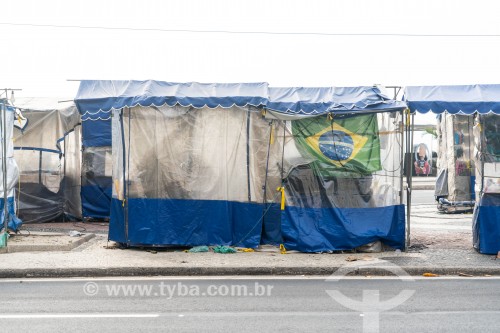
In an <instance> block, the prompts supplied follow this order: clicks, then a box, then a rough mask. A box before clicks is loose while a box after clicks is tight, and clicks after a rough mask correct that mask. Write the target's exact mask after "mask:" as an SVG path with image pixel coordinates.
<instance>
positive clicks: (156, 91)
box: [75, 80, 268, 121]
mask: <svg viewBox="0 0 500 333" xmlns="http://www.w3.org/2000/svg"><path fill="white" fill-rule="evenodd" d="M267 90H268V84H267V83H265V82H258V83H197V82H187V83H173V82H162V81H153V80H147V81H111V80H86V81H81V82H80V88H79V89H78V93H77V95H76V98H75V102H76V104H77V106H78V109H79V111H80V113H81V114H82V120H83V121H85V120H86V119H87V117H90V116H91V117H92V118H95V117H96V115H97V114H98V113H101V112H102V111H104V112H108V111H110V110H111V109H121V108H124V107H133V106H137V105H141V106H151V105H154V106H162V105H165V104H167V105H169V106H174V105H181V106H192V107H195V108H203V107H209V108H216V107H223V108H229V107H232V106H247V105H252V106H256V107H258V106H261V105H265V104H266V103H267V94H268V91H267ZM107 114H108V115H109V113H107Z"/></svg>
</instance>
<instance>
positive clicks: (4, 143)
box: [2, 89, 9, 232]
mask: <svg viewBox="0 0 500 333" xmlns="http://www.w3.org/2000/svg"><path fill="white" fill-rule="evenodd" d="M5 103H7V89H5V100H4V102H3V103H2V106H3V107H2V175H3V184H2V185H3V211H4V221H3V223H4V232H7V228H8V226H9V209H8V207H7V105H6V104H5Z"/></svg>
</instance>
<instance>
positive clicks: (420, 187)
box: [411, 184, 436, 191]
mask: <svg viewBox="0 0 500 333" xmlns="http://www.w3.org/2000/svg"><path fill="white" fill-rule="evenodd" d="M411 189H412V190H413V191H415V190H435V189H436V187H435V186H434V184H432V185H431V184H418V185H412V187H411Z"/></svg>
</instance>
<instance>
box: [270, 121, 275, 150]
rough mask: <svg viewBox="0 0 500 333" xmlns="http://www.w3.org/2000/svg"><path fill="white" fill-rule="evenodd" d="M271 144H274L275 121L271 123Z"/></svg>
mask: <svg viewBox="0 0 500 333" xmlns="http://www.w3.org/2000/svg"><path fill="white" fill-rule="evenodd" d="M269 144H271V145H272V144H274V123H273V124H272V125H271V137H270V138H269Z"/></svg>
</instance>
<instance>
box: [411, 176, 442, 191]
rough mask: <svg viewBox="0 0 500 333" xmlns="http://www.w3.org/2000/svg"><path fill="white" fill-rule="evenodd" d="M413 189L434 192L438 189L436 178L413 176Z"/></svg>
mask: <svg viewBox="0 0 500 333" xmlns="http://www.w3.org/2000/svg"><path fill="white" fill-rule="evenodd" d="M411 185H412V186H411V187H412V189H413V190H414V191H415V190H434V189H435V188H436V177H430V176H429V177H427V176H426V177H424V176H413V177H412V184H411Z"/></svg>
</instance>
